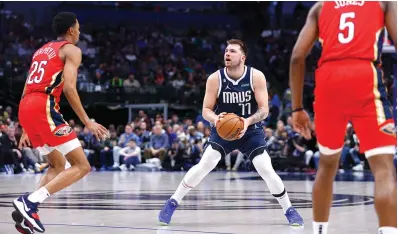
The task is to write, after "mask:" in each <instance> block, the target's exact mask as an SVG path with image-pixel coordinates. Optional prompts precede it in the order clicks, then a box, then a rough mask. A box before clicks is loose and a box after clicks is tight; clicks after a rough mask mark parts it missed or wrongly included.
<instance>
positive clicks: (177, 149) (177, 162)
mask: <svg viewBox="0 0 398 234" xmlns="http://www.w3.org/2000/svg"><path fill="white" fill-rule="evenodd" d="M183 166H184V149H183V146H182V145H181V143H180V142H179V141H178V140H175V141H173V144H172V145H171V148H170V150H168V152H167V156H166V157H165V159H164V161H163V163H162V167H163V168H164V169H165V170H166V171H181V168H183Z"/></svg>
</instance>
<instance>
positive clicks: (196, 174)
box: [171, 145, 221, 204]
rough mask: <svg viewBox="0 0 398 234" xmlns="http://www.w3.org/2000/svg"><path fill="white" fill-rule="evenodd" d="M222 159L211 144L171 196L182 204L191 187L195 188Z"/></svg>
mask: <svg viewBox="0 0 398 234" xmlns="http://www.w3.org/2000/svg"><path fill="white" fill-rule="evenodd" d="M220 159H221V154H220V153H219V152H218V151H216V150H214V149H213V148H212V146H211V145H209V146H208V147H207V148H206V149H205V152H204V153H203V156H202V158H201V159H200V162H199V163H198V164H196V165H195V166H193V167H192V168H191V169H189V171H188V172H187V174H186V175H185V176H184V179H183V180H182V181H181V183H180V185H179V186H178V188H177V190H176V191H175V193H174V194H173V196H171V198H173V199H174V200H176V201H177V202H178V204H180V203H181V201H182V199H183V198H184V196H185V195H186V194H187V193H188V192H189V191H191V189H193V188H195V187H196V186H197V185H198V184H199V183H200V182H201V181H202V180H203V178H205V176H206V175H207V174H209V172H211V171H212V170H213V169H214V168H215V167H216V166H217V163H218V162H219V161H220Z"/></svg>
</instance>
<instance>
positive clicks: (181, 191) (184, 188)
mask: <svg viewBox="0 0 398 234" xmlns="http://www.w3.org/2000/svg"><path fill="white" fill-rule="evenodd" d="M191 189H193V187H191V186H189V185H187V184H186V183H185V182H184V180H182V181H181V183H180V185H178V188H177V190H176V191H175V192H174V194H173V196H171V198H172V199H174V200H176V201H177V203H178V204H180V203H181V201H182V199H183V198H184V197H185V195H187V193H188V192H189V191H191Z"/></svg>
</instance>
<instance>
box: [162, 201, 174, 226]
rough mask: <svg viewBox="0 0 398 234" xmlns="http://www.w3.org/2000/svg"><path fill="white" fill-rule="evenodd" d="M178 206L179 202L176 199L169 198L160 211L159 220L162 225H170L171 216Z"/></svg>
mask: <svg viewBox="0 0 398 234" xmlns="http://www.w3.org/2000/svg"><path fill="white" fill-rule="evenodd" d="M177 207H178V202H177V201H176V200H174V199H172V198H171V199H169V200H167V201H166V203H165V204H164V206H163V209H162V210H161V211H160V213H159V217H158V221H159V223H160V224H162V225H169V223H170V221H171V216H173V213H174V211H175V210H176V209H177Z"/></svg>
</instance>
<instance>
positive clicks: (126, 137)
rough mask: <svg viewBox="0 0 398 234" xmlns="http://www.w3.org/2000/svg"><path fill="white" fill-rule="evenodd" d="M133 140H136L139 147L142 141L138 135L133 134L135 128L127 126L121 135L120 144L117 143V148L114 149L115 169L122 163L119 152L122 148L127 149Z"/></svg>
mask: <svg viewBox="0 0 398 234" xmlns="http://www.w3.org/2000/svg"><path fill="white" fill-rule="evenodd" d="M131 139H134V141H135V142H136V143H137V145H140V144H141V141H140V139H139V138H138V136H137V135H135V134H134V133H133V128H132V127H131V125H129V124H127V125H126V126H125V128H124V133H123V134H122V135H120V138H119V142H118V143H117V146H114V147H113V168H114V169H115V168H118V167H119V166H120V161H119V152H120V150H121V149H122V148H124V147H126V145H127V142H129V141H130V140H131Z"/></svg>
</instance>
